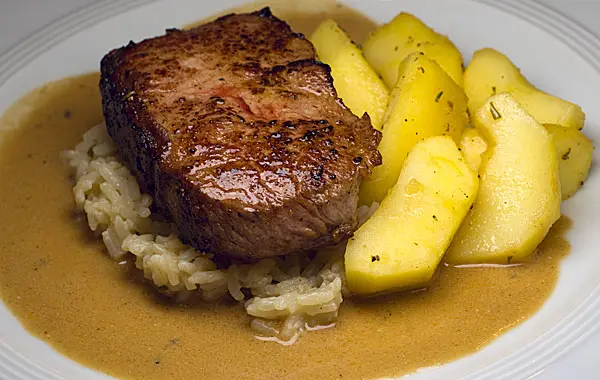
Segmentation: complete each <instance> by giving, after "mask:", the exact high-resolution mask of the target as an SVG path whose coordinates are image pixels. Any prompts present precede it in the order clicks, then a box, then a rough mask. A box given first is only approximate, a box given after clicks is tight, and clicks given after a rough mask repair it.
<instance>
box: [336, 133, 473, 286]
mask: <svg viewBox="0 0 600 380" xmlns="http://www.w3.org/2000/svg"><path fill="white" fill-rule="evenodd" d="M477 187H478V180H477V175H476V174H475V172H473V171H472V170H471V169H470V168H469V166H468V165H467V163H466V162H465V160H464V158H463V156H462V154H461V153H460V151H459V150H458V148H457V146H456V144H455V143H454V141H453V140H452V139H451V138H450V137H447V136H438V137H431V138H429V139H426V140H425V141H423V142H420V143H419V144H417V145H415V147H414V148H413V149H412V150H411V152H410V154H409V155H408V157H407V158H406V160H405V162H404V166H403V168H402V172H401V174H400V177H399V178H398V182H397V183H396V185H395V186H394V187H393V188H392V190H391V191H390V192H389V194H388V195H387V196H386V197H385V199H384V200H383V202H382V203H381V205H380V206H379V208H378V209H377V211H375V214H374V215H373V216H372V217H371V218H369V219H368V220H367V221H366V222H365V224H363V225H362V226H361V227H360V228H359V229H358V231H356V233H355V234H354V237H352V238H351V239H350V240H349V241H348V245H347V247H346V254H345V266H346V279H347V282H348V288H349V289H350V291H352V292H354V293H358V294H375V293H382V292H390V291H393V290H404V289H412V288H419V287H423V286H426V285H427V284H428V282H429V281H430V280H431V278H432V277H433V274H434V273H435V271H436V268H437V266H438V264H439V262H440V260H441V259H442V257H443V256H444V252H445V251H446V249H447V248H448V245H449V244H450V241H451V240H452V237H453V236H454V233H455V232H456V230H457V229H458V227H459V226H460V223H461V221H462V220H463V218H464V217H465V215H466V214H467V212H468V210H469V207H471V204H472V203H473V199H474V198H475V195H476V193H477Z"/></svg>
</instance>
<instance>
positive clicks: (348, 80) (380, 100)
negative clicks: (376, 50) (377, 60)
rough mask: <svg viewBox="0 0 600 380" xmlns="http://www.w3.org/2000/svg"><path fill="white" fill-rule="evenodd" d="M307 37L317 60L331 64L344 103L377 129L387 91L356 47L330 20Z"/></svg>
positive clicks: (382, 113)
mask: <svg viewBox="0 0 600 380" xmlns="http://www.w3.org/2000/svg"><path fill="white" fill-rule="evenodd" d="M310 40H311V42H312V43H313V45H314V46H315V49H316V50H317V55H318V56H319V59H320V60H321V61H323V62H324V63H326V64H328V65H329V67H331V76H332V77H333V85H334V86H335V89H336V91H337V93H338V96H339V97H340V98H342V100H343V102H344V104H345V105H346V106H348V108H350V111H352V113H353V114H355V115H356V116H358V117H362V115H363V114H364V113H365V112H366V113H367V114H368V115H369V117H370V118H371V123H372V124H373V127H374V128H375V129H377V130H381V125H382V124H383V115H384V113H385V109H386V107H387V104H388V98H389V91H388V89H387V87H386V86H385V84H384V83H383V81H382V80H381V79H380V78H379V76H378V75H377V74H376V73H375V71H374V70H373V69H372V68H371V66H369V64H368V63H367V61H366V60H365V57H364V56H363V54H362V52H361V51H360V49H359V48H358V47H357V46H356V45H355V44H354V43H353V42H352V40H350V38H349V37H348V36H347V35H346V33H345V32H344V31H343V30H342V29H341V28H340V27H339V25H338V24H337V23H336V22H335V21H333V20H331V19H328V20H325V21H323V22H322V23H321V24H320V25H319V26H318V27H317V29H316V30H315V32H314V33H313V35H312V37H311V38H310Z"/></svg>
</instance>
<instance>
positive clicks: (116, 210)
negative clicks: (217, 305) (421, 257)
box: [65, 125, 376, 343]
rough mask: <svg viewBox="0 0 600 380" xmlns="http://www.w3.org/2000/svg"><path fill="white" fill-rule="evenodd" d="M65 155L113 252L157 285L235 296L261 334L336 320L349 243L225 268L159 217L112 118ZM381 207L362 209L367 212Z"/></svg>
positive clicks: (82, 201)
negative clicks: (123, 152) (120, 145)
mask: <svg viewBox="0 0 600 380" xmlns="http://www.w3.org/2000/svg"><path fill="white" fill-rule="evenodd" d="M65 156H66V157H67V159H68V162H69V165H70V166H71V167H72V168H73V171H74V176H75V182H76V183H75V186H74V187H73V193H74V196H75V203H76V205H77V207H78V208H79V209H80V210H81V211H83V212H84V213H85V214H86V216H87V221H88V224H89V227H90V229H91V230H92V231H94V232H96V233H98V234H99V235H101V237H102V240H103V241H104V244H105V245H106V248H107V250H108V254H109V255H110V256H111V258H112V259H114V260H117V261H120V260H124V259H128V258H131V259H133V258H134V257H135V266H136V267H137V268H138V269H140V270H142V271H143V272H144V277H145V278H146V279H148V280H149V281H151V282H152V283H153V284H154V285H155V286H156V287H158V288H160V289H162V290H165V291H167V292H169V293H171V294H173V295H177V296H178V297H180V299H184V298H186V297H189V296H199V297H201V298H202V299H204V300H206V301H215V300H218V299H220V298H222V297H231V298H233V299H234V300H237V301H239V302H240V303H243V306H244V308H245V310H246V313H248V315H250V316H251V317H252V319H251V323H250V326H251V327H252V328H253V329H254V330H256V331H257V332H258V333H259V335H260V336H263V337H265V338H266V339H275V340H278V341H280V342H288V343H290V342H293V341H295V340H296V338H297V337H298V336H299V335H301V334H302V333H303V332H305V331H309V330H312V329H313V328H314V327H317V326H326V325H331V324H333V323H334V322H335V320H336V318H337V315H338V310H339V307H340V305H341V303H342V300H343V297H342V293H343V284H344V277H343V274H344V267H343V247H332V248H327V249H324V250H322V251H320V252H318V253H316V254H315V255H314V257H313V256H312V255H311V256H307V255H292V256H286V257H284V258H279V257H278V258H270V259H263V260H260V261H258V262H256V263H253V264H245V263H237V262H233V263H231V264H230V265H229V266H228V267H226V268H220V267H218V266H217V264H216V263H215V261H214V260H213V256H212V255H210V254H207V253H203V252H199V251H197V250H196V249H194V248H193V247H191V246H189V245H186V244H183V243H182V242H181V241H180V240H179V238H178V236H177V231H176V229H175V227H174V225H172V224H169V223H165V222H160V221H158V218H157V219H155V218H153V215H152V212H151V210H150V206H151V204H152V198H151V197H150V196H149V195H148V194H143V193H141V191H140V187H139V185H138V183H137V181H136V179H135V177H134V176H133V175H132V174H131V173H130V171H129V170H128V169H127V167H125V166H124V165H123V164H122V163H121V162H120V161H119V159H118V157H117V156H116V147H115V145H114V143H113V141H112V140H111V138H110V137H109V135H108V133H107V131H106V127H105V126H104V125H98V126H96V127H94V128H92V129H91V130H89V131H88V132H86V133H85V134H84V135H83V141H82V142H80V143H79V144H78V145H77V146H76V148H75V149H74V150H70V151H67V152H65ZM375 207H376V206H375V205H374V206H373V207H371V208H362V209H360V210H359V219H363V220H364V219H366V218H367V217H368V215H370V214H372V212H373V211H374V208H375ZM128 255H133V257H128Z"/></svg>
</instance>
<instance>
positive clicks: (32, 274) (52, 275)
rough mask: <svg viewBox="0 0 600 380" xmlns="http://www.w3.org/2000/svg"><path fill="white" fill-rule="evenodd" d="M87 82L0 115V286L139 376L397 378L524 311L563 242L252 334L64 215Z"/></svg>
mask: <svg viewBox="0 0 600 380" xmlns="http://www.w3.org/2000/svg"><path fill="white" fill-rule="evenodd" d="M278 4H280V5H279V7H281V6H282V5H281V4H282V2H278ZM292 4H294V3H292ZM251 8H252V9H257V8H259V6H252V7H251ZM274 10H275V13H276V14H279V15H280V16H283V17H284V19H287V20H289V21H290V22H291V24H292V26H293V27H294V28H295V29H296V30H298V31H301V32H304V33H309V32H310V31H311V29H312V28H314V26H316V25H317V24H318V22H319V21H320V20H322V19H323V18H325V17H333V18H334V19H338V20H339V21H340V22H341V24H342V26H343V27H345V28H346V29H347V30H349V31H350V33H351V35H352V37H353V38H354V39H355V40H357V41H361V40H362V38H364V36H365V35H366V33H367V32H368V31H369V30H372V29H373V28H374V24H373V22H371V21H370V20H367V19H365V18H364V16H361V15H360V14H357V13H355V12H353V11H351V10H349V9H347V8H343V7H339V6H336V5H331V6H330V7H329V8H327V7H325V8H323V9H321V10H320V11H317V12H313V13H306V12H305V13H301V12H296V11H294V9H293V7H292V8H291V9H288V11H287V13H286V12H285V11H281V9H279V8H278V6H275V7H274ZM278 10H279V12H278ZM98 80H99V76H98V74H97V73H92V74H88V75H84V76H79V77H73V78H66V79H63V80H60V81H57V82H54V83H50V84H48V85H45V86H43V87H41V88H39V89H37V90H35V91H33V92H32V93H30V94H29V95H27V96H25V97H24V98H23V99H21V100H20V101H18V102H17V103H16V104H15V105H14V106H12V107H11V108H10V109H9V110H8V111H7V112H6V114H5V115H4V116H3V118H2V119H1V120H0V131H2V133H1V134H0V256H1V260H2V265H1V266H0V294H1V296H2V299H3V301H4V304H5V305H6V306H7V307H8V308H9V309H10V310H11V311H12V312H13V313H14V314H15V315H16V316H17V318H18V319H19V320H20V322H21V323H22V324H23V326H24V327H25V328H26V329H27V330H28V331H29V332H30V333H31V334H33V335H35V336H36V337H38V338H39V339H42V340H43V341H45V342H47V343H48V344H50V345H51V346H53V347H54V348H55V349H56V350H58V351H60V352H61V353H63V354H64V355H66V356H68V357H70V358H72V359H74V360H76V361H78V362H80V363H82V364H84V365H86V366H89V367H91V368H94V369H97V370H98V371H102V372H105V373H107V374H110V375H112V376H115V377H117V378H125V379H144V380H150V379H161V380H163V379H184V378H188V379H196V378H210V379H233V378H235V379H275V378H290V379H291V378H293V379H329V378H344V379H359V378H361V379H362V378H376V377H382V376H399V375H402V374H405V373H408V372H411V371H414V370H415V369H417V368H421V367H427V366H431V365H438V364H441V363H445V362H448V361H451V360H453V359H456V358H458V357H461V356H464V355H467V354H471V353H474V352H475V351H476V350H477V349H479V348H480V347H482V346H484V345H485V344H487V343H488V342H490V341H491V340H492V339H494V338H495V337H497V336H498V335H499V334H500V333H501V332H503V331H506V330H507V329H508V328H510V327H513V326H515V325H517V324H519V323H520V322H522V321H524V320H525V319H527V318H528V317H529V316H531V315H532V314H533V313H535V312H536V310H538V309H539V308H540V306H541V305H542V304H543V303H544V301H545V300H546V299H547V298H548V296H549V295H550V294H551V292H552V290H553V288H554V285H555V283H556V279H557V276H558V271H559V262H560V260H561V259H562V258H563V257H564V256H565V255H566V254H567V253H568V251H569V244H568V242H567V241H566V240H565V238H564V234H565V231H567V230H568V228H569V227H570V224H571V223H570V221H569V220H568V219H566V218H562V219H561V220H560V221H559V222H558V223H557V224H556V225H555V226H554V227H553V229H552V231H551V232H550V234H549V236H548V237H547V238H546V240H545V241H544V243H543V244H542V245H541V246H540V247H539V249H538V252H537V253H536V254H535V255H534V257H533V258H532V260H531V262H529V263H527V264H525V265H521V266H512V267H475V268H452V267H446V266H443V267H442V268H441V270H440V271H439V275H438V277H437V278H436V280H435V281H434V282H433V283H432V285H431V286H430V288H429V289H428V290H426V291H421V292H415V293H410V294H403V295H395V296H387V297H384V298H377V299H371V300H362V301H358V300H352V299H347V300H345V301H344V303H343V305H342V308H341V311H340V316H339V320H338V323H337V326H336V327H335V328H330V329H326V330H322V331H316V332H311V333H309V334H307V335H305V336H304V337H302V339H300V340H299V341H298V342H297V343H296V344H294V345H291V346H281V345H278V344H275V343H272V342H263V341H259V340H257V339H255V338H254V337H253V332H252V331H251V330H250V328H249V318H248V317H247V316H246V314H245V312H244V310H243V308H242V306H241V305H238V304H235V303H233V302H225V301H224V302H221V303H217V304H197V305H193V306H191V305H190V306H183V305H174V304H168V303H164V302H161V301H160V300H159V298H158V297H157V296H156V293H155V292H154V291H153V290H152V288H151V287H149V286H146V285H143V284H142V283H140V282H139V281H137V280H135V279H134V278H135V277H136V276H132V272H131V271H132V270H131V268H129V267H127V266H124V265H119V264H117V263H115V262H113V261H111V260H110V259H109V258H108V257H107V256H106V254H105V250H104V247H103V246H102V243H101V241H100V240H99V239H98V238H96V237H94V236H93V235H92V234H91V233H90V232H89V231H88V228H87V225H86V222H85V220H83V219H82V218H81V217H80V216H77V215H76V214H75V208H74V203H73V196H72V182H71V179H70V176H69V169H68V168H67V165H66V164H65V163H64V162H63V161H62V160H61V158H60V153H61V152H62V151H64V150H67V149H70V148H72V147H73V146H74V145H75V144H76V143H77V142H78V141H79V140H80V139H81V135H82V134H83V133H84V132H85V131H86V130H87V129H89V128H90V127H92V126H94V125H95V124H97V123H100V122H101V121H102V113H101V105H100V95H99V92H98Z"/></svg>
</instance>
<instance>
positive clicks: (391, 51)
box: [363, 13, 463, 88]
mask: <svg viewBox="0 0 600 380" xmlns="http://www.w3.org/2000/svg"><path fill="white" fill-rule="evenodd" d="M363 51H364V53H365V57H366V58H367V61H369V63H370V64H371V66H372V67H373V68H374V69H375V71H377V73H378V74H380V75H381V77H382V78H383V80H384V82H385V83H386V84H387V86H388V87H389V88H393V87H394V86H395V85H396V82H397V80H398V76H399V75H398V67H399V66H400V64H401V63H402V61H403V60H404V59H405V58H406V57H407V56H409V55H410V54H412V53H417V52H422V53H425V55H426V56H427V57H429V59H431V60H434V61H436V62H437V64H438V65H440V67H441V68H442V69H444V71H446V73H448V75H449V76H450V77H451V78H452V79H453V80H454V81H455V82H456V83H457V84H458V85H459V86H462V83H463V66H462V63H463V59H462V55H461V54H460V52H459V51H458V49H457V48H456V46H454V44H453V43H452V41H450V40H449V39H448V37H446V36H444V35H442V34H439V33H437V32H436V31H434V30H433V29H431V28H430V27H428V26H427V25H425V23H423V21H421V20H419V19H418V18H416V17H415V16H413V15H411V14H409V13H400V14H398V15H397V16H396V17H395V18H394V19H393V20H392V21H390V22H389V23H387V24H385V25H382V26H380V27H379V28H378V29H377V30H375V31H374V32H373V33H372V34H371V35H370V36H369V38H367V40H366V41H365V43H364V44H363Z"/></svg>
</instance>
